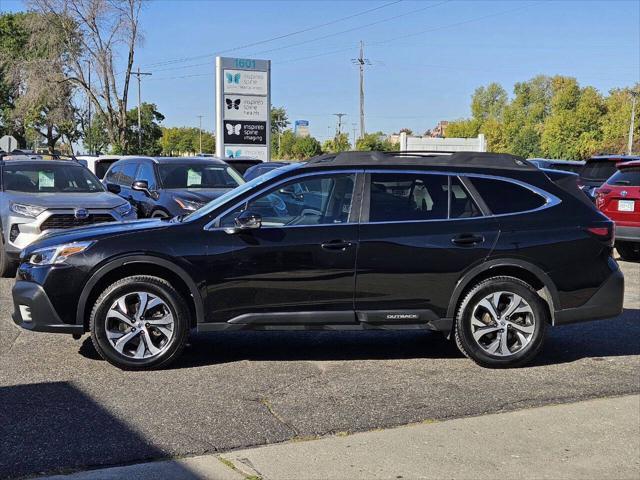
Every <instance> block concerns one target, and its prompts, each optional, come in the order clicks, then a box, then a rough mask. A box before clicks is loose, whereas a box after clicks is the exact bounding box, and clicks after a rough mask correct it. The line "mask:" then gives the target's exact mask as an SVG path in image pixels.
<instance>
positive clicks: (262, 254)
mask: <svg viewBox="0 0 640 480" xmlns="http://www.w3.org/2000/svg"><path fill="white" fill-rule="evenodd" d="M356 177H357V174H356V173H355V172H339V173H328V174H307V175H304V176H302V177H298V178H296V179H292V180H290V181H285V182H284V183H281V184H279V185H277V186H274V187H272V188H270V189H269V190H266V191H264V192H262V193H260V194H257V195H256V196H254V197H253V198H251V197H250V198H249V200H248V201H245V202H243V203H242V204H241V205H236V206H235V207H234V208H232V209H231V211H228V212H227V213H225V214H223V215H222V216H221V218H219V219H218V220H217V221H216V222H215V228H212V229H211V231H210V232H209V233H210V234H211V239H210V241H209V245H210V248H209V252H210V255H209V264H208V265H207V269H208V275H209V281H208V292H207V309H208V312H209V321H213V322H227V321H229V322H231V323H246V324H254V325H264V324H271V325H274V324H275V325H306V324H312V323H335V324H344V323H349V324H354V323H355V316H354V310H353V295H354V284H355V262H356V251H357V233H358V225H357V223H356V222H357V218H356V216H355V213H356V211H357V209H356V208H354V204H355V203H356V202H355V201H354V188H355V185H356ZM243 211H246V212H251V213H253V214H254V215H259V216H260V218H261V220H262V226H261V227H260V228H254V229H247V230H243V231H240V232H237V233H233V234H229V233H225V231H224V229H225V228H227V229H228V228H229V227H234V226H235V219H236V218H237V217H238V215H239V214H240V213H241V212H243ZM229 245H231V246H230V247H229ZM229 250H231V254H230V253H229ZM229 259H232V260H231V262H229ZM220 261H224V262H225V271H221V269H220V267H219V265H218V263H219V262H220Z"/></svg>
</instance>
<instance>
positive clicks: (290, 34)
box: [146, 0, 402, 67]
mask: <svg viewBox="0 0 640 480" xmlns="http://www.w3.org/2000/svg"><path fill="white" fill-rule="evenodd" d="M400 2H402V0H395V1H393V2H389V3H385V4H383V5H379V6H377V7H374V8H369V9H367V10H363V11H361V12H357V13H354V14H351V15H347V16H346V17H340V18H337V19H335V20H331V21H329V22H325V23H321V24H318V25H313V26H311V27H307V28H303V29H301V30H296V31H294V32H289V33H285V34H283V35H278V36H275V37H271V38H266V39H264V40H258V41H256V42H252V43H247V44H244V45H240V46H237V47H233V48H228V49H226V50H221V51H219V52H216V53H211V54H203V55H196V56H192V57H182V58H174V59H171V60H165V61H162V62H156V63H150V64H147V65H146V66H147V67H155V66H161V65H168V64H171V63H181V62H186V61H189V60H196V59H200V58H208V57H215V56H217V55H220V54H223V53H230V52H235V51H237V50H242V49H245V48H250V47H255V46H257V45H262V44H264V43H269V42H273V41H275V40H282V39H283V38H288V37H292V36H294V35H299V34H301V33H306V32H310V31H312V30H317V29H319V28H324V27H328V26H329V25H334V24H336V23H339V22H343V21H345V20H350V19H352V18H355V17H359V16H361V15H366V14H367V13H371V12H375V11H376V10H380V9H383V8H387V7H390V6H391V5H396V4H398V3H400Z"/></svg>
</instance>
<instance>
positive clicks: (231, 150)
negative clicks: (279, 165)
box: [223, 145, 269, 162]
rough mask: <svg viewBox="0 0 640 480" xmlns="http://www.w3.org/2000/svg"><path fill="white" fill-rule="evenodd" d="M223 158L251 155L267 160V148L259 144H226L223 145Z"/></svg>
mask: <svg viewBox="0 0 640 480" xmlns="http://www.w3.org/2000/svg"><path fill="white" fill-rule="evenodd" d="M223 156H224V157H225V158H238V157H251V158H257V159H259V160H262V161H263V162H268V161H269V159H268V158H267V149H266V148H265V147H260V146H255V147H254V146H249V145H226V146H225V147H224V155H223Z"/></svg>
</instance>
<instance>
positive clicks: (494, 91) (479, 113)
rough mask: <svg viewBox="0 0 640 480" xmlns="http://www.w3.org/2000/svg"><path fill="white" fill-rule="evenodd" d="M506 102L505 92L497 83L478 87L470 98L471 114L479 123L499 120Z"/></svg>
mask: <svg viewBox="0 0 640 480" xmlns="http://www.w3.org/2000/svg"><path fill="white" fill-rule="evenodd" d="M507 101H508V97H507V92H506V91H505V89H504V88H502V86H501V85H500V84H498V83H490V84H489V85H487V86H486V87H478V88H476V91H475V92H473V96H472V97H471V114H472V116H473V118H474V119H476V120H478V121H480V122H481V123H484V122H485V121H486V120H489V119H493V120H500V119H501V118H502V112H503V111H504V107H505V106H506V105H507ZM447 128H448V127H447Z"/></svg>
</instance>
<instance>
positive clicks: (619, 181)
mask: <svg viewBox="0 0 640 480" xmlns="http://www.w3.org/2000/svg"><path fill="white" fill-rule="evenodd" d="M630 183H631V182H630V181H629V180H616V181H615V182H613V184H614V185H629V184H630Z"/></svg>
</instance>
